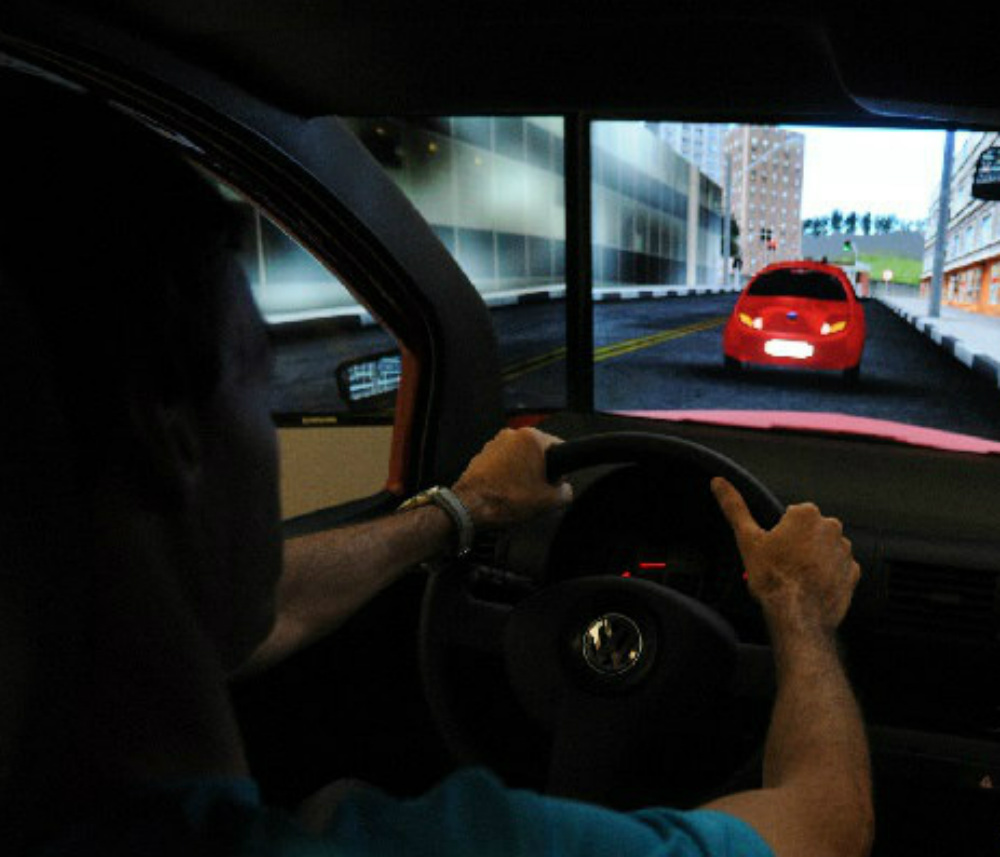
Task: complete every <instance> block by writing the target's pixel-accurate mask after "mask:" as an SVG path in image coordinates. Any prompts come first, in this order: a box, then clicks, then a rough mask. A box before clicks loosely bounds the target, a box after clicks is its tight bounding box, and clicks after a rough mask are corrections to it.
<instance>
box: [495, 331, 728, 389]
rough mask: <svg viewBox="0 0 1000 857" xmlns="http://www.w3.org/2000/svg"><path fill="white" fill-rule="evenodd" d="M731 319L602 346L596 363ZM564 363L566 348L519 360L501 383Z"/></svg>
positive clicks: (507, 368)
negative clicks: (557, 363) (559, 362)
mask: <svg viewBox="0 0 1000 857" xmlns="http://www.w3.org/2000/svg"><path fill="white" fill-rule="evenodd" d="M728 319H729V316H728V315H720V316H715V317H713V318H710V319H706V320H705V321H699V322H695V323H693V324H688V325H685V326H683V327H675V328H670V329H668V330H660V331H657V332H656V333H650V334H647V335H645V336H636V337H634V338H632V339H623V340H621V341H619V342H613V343H611V344H610V345H602V346H601V347H600V348H595V349H594V362H595V363H600V362H602V361H604V360H610V359H611V358H612V357H621V356H623V355H625V354H632V353H633V352H635V351H641V350H642V349H644V348H652V347H653V346H656V345H661V344H662V343H664V342H670V341H671V340H674V339H680V338H681V337H684V336H689V335H690V334H692V333H701V332H703V331H706V330H712V329H713V328H716V327H721V326H722V325H723V324H725V323H726V321H727V320H728ZM565 359H566V347H565V346H562V347H560V348H556V349H554V350H553V351H549V352H547V353H545V354H539V355H538V356H536V357H529V358H528V359H526V360H520V361H518V362H517V363H512V364H510V365H509V366H506V367H504V370H503V377H502V380H503V382H504V383H508V382H509V381H513V380H515V379H517V378H520V377H521V376H522V375H527V374H528V373H529V372H536V371H537V370H539V369H542V368H544V367H546V366H549V365H551V364H552V363H556V362H558V361H560V360H565Z"/></svg>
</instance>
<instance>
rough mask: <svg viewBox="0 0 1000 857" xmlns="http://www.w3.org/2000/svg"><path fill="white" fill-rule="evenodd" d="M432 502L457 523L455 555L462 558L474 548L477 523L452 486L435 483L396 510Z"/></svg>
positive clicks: (413, 507)
mask: <svg viewBox="0 0 1000 857" xmlns="http://www.w3.org/2000/svg"><path fill="white" fill-rule="evenodd" d="M432 503H433V504H434V505H435V506H437V507H438V508H439V509H442V510H443V511H444V512H445V514H447V515H448V517H449V518H451V522H452V523H453V524H454V525H455V534H456V542H455V545H456V547H455V556H456V557H458V558H459V559H461V558H462V557H464V556H466V555H467V554H468V553H469V551H471V550H472V540H473V539H474V538H475V537H476V525H475V524H474V523H473V522H472V515H470V514H469V510H468V509H466V508H465V504H464V503H463V502H462V501H461V500H459V499H458V497H457V496H456V495H455V492H454V491H452V490H451V489H450V488H444V487H443V486H441V485H435V486H434V487H433V488H428V489H427V490H426V491H421V492H420V493H419V494H417V495H415V496H413V497H411V498H410V499H409V500H407V501H406V502H405V503H403V505H401V506H400V507H399V508H398V509H397V510H396V511H398V512H408V511H409V510H410V509H417V508H419V507H420V506H428V505H430V504H432Z"/></svg>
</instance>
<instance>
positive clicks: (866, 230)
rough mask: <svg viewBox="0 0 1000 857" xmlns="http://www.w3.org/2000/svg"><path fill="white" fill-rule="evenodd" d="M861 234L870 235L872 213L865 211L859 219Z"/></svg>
mask: <svg viewBox="0 0 1000 857" xmlns="http://www.w3.org/2000/svg"><path fill="white" fill-rule="evenodd" d="M861 232H862V233H863V234H864V235H871V234H872V213H871V212H870V211H866V212H865V213H864V214H863V215H862V217H861Z"/></svg>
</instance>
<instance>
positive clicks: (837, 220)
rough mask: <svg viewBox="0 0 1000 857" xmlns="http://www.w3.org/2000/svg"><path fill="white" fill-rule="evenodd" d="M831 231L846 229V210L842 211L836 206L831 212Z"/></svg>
mask: <svg viewBox="0 0 1000 857" xmlns="http://www.w3.org/2000/svg"><path fill="white" fill-rule="evenodd" d="M830 231H831V232H843V231H844V212H842V211H841V210H840V209H839V208H835V209H834V210H833V212H832V213H831V214H830Z"/></svg>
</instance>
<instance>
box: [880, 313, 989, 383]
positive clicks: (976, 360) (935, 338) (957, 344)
mask: <svg viewBox="0 0 1000 857" xmlns="http://www.w3.org/2000/svg"><path fill="white" fill-rule="evenodd" d="M874 300H877V301H878V302H879V303H880V304H881V305H882V306H884V307H885V308H886V309H887V310H889V311H890V312H892V313H894V314H895V315H897V316H899V317H900V318H901V319H903V320H904V321H905V322H906V323H907V324H909V325H910V326H911V327H913V328H915V329H916V330H918V331H920V332H921V333H922V334H924V336H926V337H928V338H929V339H930V340H931V341H932V342H934V343H935V344H937V345H939V346H940V347H941V348H942V349H943V350H944V351H946V352H947V353H948V354H950V355H951V356H952V357H954V358H955V359H956V360H958V361H959V362H960V363H962V364H964V365H965V366H967V367H968V368H969V369H971V370H972V371H973V372H974V373H975V374H976V375H979V376H980V377H981V378H984V379H986V380H987V381H989V382H990V383H992V384H994V385H996V386H998V387H1000V363H997V361H996V360H994V359H993V358H992V357H990V356H989V355H988V354H983V353H981V352H978V351H972V349H970V348H969V347H968V346H967V345H966V344H965V343H963V342H962V341H961V340H960V339H958V338H957V337H954V336H949V335H947V334H944V333H942V332H941V328H940V327H939V326H938V325H937V324H936V323H935V322H933V321H931V320H930V319H927V318H925V317H923V316H917V315H913V314H912V313H909V312H907V311H906V310H904V309H900V308H899V307H896V306H893V305H892V304H889V303H886V302H885V301H883V300H882V299H881V298H874Z"/></svg>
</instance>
